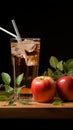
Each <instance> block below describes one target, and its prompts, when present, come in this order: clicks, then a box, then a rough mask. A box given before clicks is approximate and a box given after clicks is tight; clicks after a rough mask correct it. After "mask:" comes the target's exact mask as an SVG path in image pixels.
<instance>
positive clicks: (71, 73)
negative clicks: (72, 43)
mask: <svg viewBox="0 0 73 130" xmlns="http://www.w3.org/2000/svg"><path fill="white" fill-rule="evenodd" d="M67 75H71V76H73V68H72V69H70V70H69V71H68V72H67Z"/></svg>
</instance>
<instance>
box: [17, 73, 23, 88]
mask: <svg viewBox="0 0 73 130" xmlns="http://www.w3.org/2000/svg"><path fill="white" fill-rule="evenodd" d="M23 76H24V74H23V73H22V74H20V75H18V76H17V78H16V84H17V85H20V83H21V82H22V80H23Z"/></svg>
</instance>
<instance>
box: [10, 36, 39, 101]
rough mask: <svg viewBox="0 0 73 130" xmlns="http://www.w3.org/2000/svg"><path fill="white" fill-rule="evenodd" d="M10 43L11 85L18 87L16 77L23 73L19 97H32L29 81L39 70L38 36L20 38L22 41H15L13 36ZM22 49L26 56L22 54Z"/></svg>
mask: <svg viewBox="0 0 73 130" xmlns="http://www.w3.org/2000/svg"><path fill="white" fill-rule="evenodd" d="M10 44H11V63H12V79H13V87H14V88H17V87H18V86H17V84H16V78H17V76H18V75H20V74H22V73H23V74H24V78H23V80H22V82H21V86H23V88H22V89H21V90H20V94H19V97H20V98H22V99H32V98H33V97H32V92H31V89H30V88H31V82H32V80H33V79H34V78H35V77H36V76H38V72H39V57H40V38H22V43H17V40H16V39H15V38H11V39H10ZM22 50H23V53H24V54H26V57H24V56H23V53H22Z"/></svg>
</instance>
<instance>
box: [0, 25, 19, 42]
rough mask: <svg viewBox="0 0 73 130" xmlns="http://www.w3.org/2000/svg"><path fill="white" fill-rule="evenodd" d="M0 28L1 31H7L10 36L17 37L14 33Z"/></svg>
mask: <svg viewBox="0 0 73 130" xmlns="http://www.w3.org/2000/svg"><path fill="white" fill-rule="evenodd" d="M0 30H2V31H4V32H6V33H8V34H10V35H11V36H13V37H15V38H16V39H17V36H16V35H15V34H13V33H11V32H9V31H7V30H6V29H4V28H2V27H0Z"/></svg>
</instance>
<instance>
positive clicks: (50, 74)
mask: <svg viewBox="0 0 73 130" xmlns="http://www.w3.org/2000/svg"><path fill="white" fill-rule="evenodd" d="M47 75H48V76H51V77H53V75H54V73H53V71H52V69H50V68H48V70H47Z"/></svg>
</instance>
